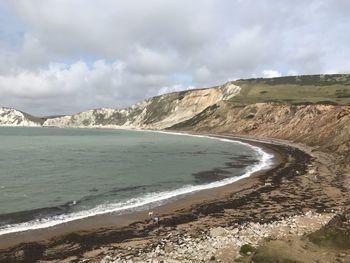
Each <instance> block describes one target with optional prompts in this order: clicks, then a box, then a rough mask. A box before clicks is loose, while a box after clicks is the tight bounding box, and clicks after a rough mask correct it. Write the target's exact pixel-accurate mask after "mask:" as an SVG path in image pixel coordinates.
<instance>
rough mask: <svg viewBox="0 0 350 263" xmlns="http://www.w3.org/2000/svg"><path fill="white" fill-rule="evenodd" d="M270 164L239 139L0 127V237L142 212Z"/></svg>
mask: <svg viewBox="0 0 350 263" xmlns="http://www.w3.org/2000/svg"><path fill="white" fill-rule="evenodd" d="M271 164H272V155H270V154H268V153H266V152H264V151H263V150H262V149H260V148H258V147H256V146H251V145H249V144H246V143H242V142H238V141H232V140H228V139H222V138H214V137H207V136H199V135H198V136H196V135H186V134H178V133H164V132H152V131H134V130H117V129H66V128H27V127H25V128H24V127H23V128H22V127H1V128H0V235H3V234H8V233H14V232H20V231H26V230H30V229H39V228H46V227H51V226H55V225H58V224H62V223H66V222H69V221H73V220H77V219H82V218H86V217H90V216H94V215H98V214H106V213H116V214H123V213H130V212H132V211H142V210H149V209H152V208H154V207H156V206H159V205H162V204H164V203H166V202H172V201H174V200H177V199H178V198H180V197H182V196H183V195H189V194H192V193H195V192H197V191H200V190H204V189H210V188H215V187H220V186H224V185H227V184H230V183H233V182H235V181H237V180H239V179H242V178H244V177H248V176H250V175H251V174H252V173H253V172H256V171H258V170H261V169H264V168H267V167H268V166H270V165H271Z"/></svg>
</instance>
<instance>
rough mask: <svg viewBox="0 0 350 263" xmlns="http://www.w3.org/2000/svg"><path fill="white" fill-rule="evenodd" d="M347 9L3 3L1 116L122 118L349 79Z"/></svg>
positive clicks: (107, 0) (338, 0) (330, 1)
mask: <svg viewBox="0 0 350 263" xmlns="http://www.w3.org/2000/svg"><path fill="white" fill-rule="evenodd" d="M349 14H350V1H349V0H309V1H304V0H293V1H287V0H280V1H275V0H220V1H218V0H166V1H165V0H147V1H145V0H128V1H125V0H99V1H95V0H47V1H42V0H0V106H6V107H13V108H17V109H19V110H23V111H26V112H29V113H31V114H34V115H38V116H47V115H56V114H72V113H76V112H80V111H84V110H87V109H92V108H100V107H113V108H123V107H127V106H130V105H131V104H134V103H136V102H138V101H141V100H143V99H146V98H149V97H151V96H156V95H160V94H164V93H167V92H172V91H178V90H186V89H193V88H203V87H210V86H213V85H218V84H223V83H225V82H227V81H230V80H235V79H241V78H254V77H276V76H285V75H296V74H325V73H350V44H349V43H350V30H349V28H350V16H349Z"/></svg>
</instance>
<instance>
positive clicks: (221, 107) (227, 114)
mask: <svg viewBox="0 0 350 263" xmlns="http://www.w3.org/2000/svg"><path fill="white" fill-rule="evenodd" d="M171 129H178V130H191V131H197V132H212V133H221V134H236V135H251V136H258V137H267V138H278V139H285V140H289V141H294V142H301V143H304V144H308V145H312V146H318V147H320V149H322V150H326V151H334V152H337V153H341V154H343V155H347V156H350V106H334V105H298V106H297V105H287V104H276V103H255V104H251V105H246V106H237V105H235V104H233V103H231V102H225V101H222V102H219V103H217V104H215V105H212V106H211V107H209V108H207V109H206V110H205V111H203V112H202V113H200V114H197V115H196V116H194V117H193V118H191V119H189V120H187V121H185V122H182V123H178V124H176V125H174V126H173V127H171Z"/></svg>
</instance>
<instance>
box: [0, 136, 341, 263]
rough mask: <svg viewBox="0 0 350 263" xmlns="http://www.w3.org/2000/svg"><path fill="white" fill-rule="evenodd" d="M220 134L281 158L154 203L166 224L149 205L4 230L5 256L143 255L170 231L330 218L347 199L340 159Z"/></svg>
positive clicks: (1, 257) (85, 258)
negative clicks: (335, 162)
mask: <svg viewBox="0 0 350 263" xmlns="http://www.w3.org/2000/svg"><path fill="white" fill-rule="evenodd" d="M220 137H225V138H230V139H235V140H241V141H243V142H246V143H249V144H252V145H255V146H258V147H260V148H262V149H264V151H266V152H269V153H272V154H273V155H274V165H273V166H272V167H271V168H269V169H268V170H265V171H259V172H256V173H254V174H252V175H251V176H250V177H248V178H244V179H242V180H239V181H238V182H235V183H233V184H230V185H226V186H223V187H218V188H213V189H209V190H203V191H200V192H196V193H193V194H189V195H186V196H182V197H178V198H176V200H172V202H170V203H167V204H165V205H161V206H159V207H157V208H155V209H153V213H154V215H156V216H158V217H159V218H160V221H159V223H158V224H154V223H153V222H152V219H151V218H150V217H149V215H148V213H147V211H138V212H130V213H127V214H124V215H116V214H106V215H98V216H93V217H89V218H85V219H82V220H77V221H73V222H69V223H65V224H62V225H57V226H55V227H51V228H48V229H38V230H31V231H26V232H21V233H14V234H7V235H3V236H1V239H0V248H1V250H0V262H38V261H40V262H50V261H52V262H58V261H59V262H64V261H66V262H100V261H101V260H102V259H103V258H105V257H106V256H107V255H109V254H113V253H112V252H111V251H114V254H118V255H119V257H125V258H126V257H129V259H130V258H134V257H135V258H136V257H139V258H141V257H140V255H142V253H146V252H147V251H148V252H149V251H151V250H152V249H155V246H154V244H156V245H157V244H158V243H159V242H160V240H162V239H164V238H165V237H169V235H172V236H177V235H184V233H187V234H188V235H191V237H200V236H201V235H203V234H204V233H208V231H209V230H210V229H213V228H217V227H227V228H234V227H238V226H242V225H246V224H247V223H259V224H270V223H273V222H276V221H279V220H282V219H285V218H290V217H293V216H302V215H305V214H307V213H310V212H311V213H317V214H325V215H326V214H327V216H328V217H327V218H328V219H329V218H330V216H329V214H333V213H335V212H336V211H337V209H338V208H339V207H341V205H342V200H344V199H343V194H344V193H343V192H342V188H341V186H340V185H337V184H336V183H335V182H334V174H333V172H334V169H336V167H330V165H329V164H330V160H329V158H330V157H328V156H326V155H324V154H322V153H318V152H315V151H314V150H313V149H312V148H310V147H306V146H302V145H292V144H290V143H288V144H287V143H286V142H284V141H278V142H277V141H271V140H268V141H264V140H255V139H253V138H242V137H231V136H220ZM332 169H333V170H332ZM140 251H141V252H140ZM142 251H143V252H142ZM139 254H140V255H139ZM158 256H159V255H158ZM106 262H107V261H106ZM139 262H142V260H141V261H139ZM180 262H181V261H180ZM182 262H185V261H182ZM189 262H190V261H189Z"/></svg>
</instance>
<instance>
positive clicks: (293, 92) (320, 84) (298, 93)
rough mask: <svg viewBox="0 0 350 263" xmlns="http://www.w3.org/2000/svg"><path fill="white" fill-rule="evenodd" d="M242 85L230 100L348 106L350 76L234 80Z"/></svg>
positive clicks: (237, 101) (349, 101)
mask: <svg viewBox="0 0 350 263" xmlns="http://www.w3.org/2000/svg"><path fill="white" fill-rule="evenodd" d="M233 83H234V84H235V85H238V86H240V87H241V88H242V90H241V92H240V94H239V95H238V96H236V97H233V98H231V99H230V101H232V102H234V103H237V104H243V105H247V104H252V103H257V102H275V103H286V104H296V105H298V104H328V105H350V75H308V76H290V77H280V78H271V79H247V80H237V81H234V82H233Z"/></svg>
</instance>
